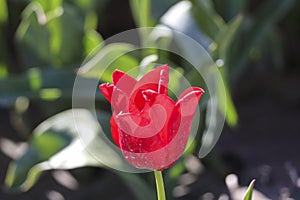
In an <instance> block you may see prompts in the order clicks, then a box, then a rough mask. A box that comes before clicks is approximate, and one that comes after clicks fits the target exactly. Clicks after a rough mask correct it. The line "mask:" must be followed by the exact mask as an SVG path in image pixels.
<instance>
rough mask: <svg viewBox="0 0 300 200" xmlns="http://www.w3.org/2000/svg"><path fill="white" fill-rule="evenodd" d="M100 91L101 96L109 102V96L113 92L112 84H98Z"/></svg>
mask: <svg viewBox="0 0 300 200" xmlns="http://www.w3.org/2000/svg"><path fill="white" fill-rule="evenodd" d="M99 89H100V91H101V92H102V94H103V96H104V97H105V98H106V99H107V100H108V101H109V102H111V97H112V93H113V89H114V86H113V85H112V84H109V83H103V84H101V85H100V86H99Z"/></svg>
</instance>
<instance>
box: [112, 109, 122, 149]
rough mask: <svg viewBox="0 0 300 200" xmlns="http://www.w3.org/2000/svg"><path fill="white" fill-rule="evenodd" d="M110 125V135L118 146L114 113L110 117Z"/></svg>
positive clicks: (117, 130) (117, 129) (117, 132)
mask: <svg viewBox="0 0 300 200" xmlns="http://www.w3.org/2000/svg"><path fill="white" fill-rule="evenodd" d="M110 127H111V136H112V139H113V140H114V142H115V143H116V145H117V146H118V147H119V148H120V143H119V128H118V126H117V124H116V121H115V113H113V115H112V116H111V118H110Z"/></svg>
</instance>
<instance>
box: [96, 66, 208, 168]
mask: <svg viewBox="0 0 300 200" xmlns="http://www.w3.org/2000/svg"><path fill="white" fill-rule="evenodd" d="M112 76H113V84H109V83H104V84H102V85H100V87H99V88H100V90H101V92H102V93H103V95H104V96H105V98H106V99H107V100H108V101H109V102H110V103H111V105H112V107H113V109H114V112H113V116H112V118H111V120H110V124H111V134H112V138H113V140H114V142H115V143H116V145H117V146H118V147H119V148H120V149H121V151H122V153H123V155H124V157H125V158H126V160H127V161H128V162H129V163H130V164H131V165H133V166H134V167H136V168H143V169H150V170H163V169H165V168H167V167H169V166H171V165H172V164H173V163H174V162H175V161H176V160H177V159H178V158H179V157H180V156H181V154H182V153H183V152H184V149H185V147H186V144H187V140H188V137H189V133H190V129H191V125H192V120H193V116H194V113H195V111H196V108H197V105H198V101H199V100H200V97H201V95H202V94H203V92H204V91H203V90H202V89H201V88H197V87H192V88H188V89H187V90H185V91H184V92H183V93H182V94H181V95H180V96H179V98H178V100H177V102H174V101H173V100H172V99H171V98H170V97H169V96H168V82H169V77H168V76H169V68H168V65H163V66H160V67H157V68H156V69H154V70H152V71H150V72H149V73H147V74H146V75H145V76H143V77H142V78H141V79H140V80H138V81H137V80H135V79H134V78H132V77H130V76H129V75H127V74H125V73H124V72H121V71H119V70H116V71H114V73H113V75H112Z"/></svg>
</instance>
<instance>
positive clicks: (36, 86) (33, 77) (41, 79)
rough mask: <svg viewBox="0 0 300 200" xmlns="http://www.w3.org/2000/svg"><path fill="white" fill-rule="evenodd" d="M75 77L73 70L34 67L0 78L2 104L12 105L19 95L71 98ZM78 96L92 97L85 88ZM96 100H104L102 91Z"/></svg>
mask: <svg viewBox="0 0 300 200" xmlns="http://www.w3.org/2000/svg"><path fill="white" fill-rule="evenodd" d="M75 77H76V74H75V73H74V71H73V70H54V69H38V68H32V69H30V70H28V72H27V73H25V74H22V75H15V76H9V77H7V78H4V79H0V104H2V105H5V106H10V105H11V104H12V103H13V102H14V101H15V99H16V98H17V97H19V96H26V97H28V98H29V99H31V100H46V101H49V100H55V99H69V100H71V98H72V91H73V83H74V80H75ZM97 80H98V79H97ZM82 81H84V83H88V82H92V81H94V80H93V79H87V78H83V79H82ZM95 87H96V85H95ZM78 98H82V99H87V98H92V97H90V95H89V94H87V93H86V91H85V90H83V91H82V92H81V93H80V97H78ZM96 100H98V101H104V98H103V96H102V94H100V92H99V93H96Z"/></svg>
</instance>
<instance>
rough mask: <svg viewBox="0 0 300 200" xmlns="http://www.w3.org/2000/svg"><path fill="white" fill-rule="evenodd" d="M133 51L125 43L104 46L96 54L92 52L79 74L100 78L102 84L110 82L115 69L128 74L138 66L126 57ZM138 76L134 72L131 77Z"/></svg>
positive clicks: (132, 59) (131, 47)
mask: <svg viewBox="0 0 300 200" xmlns="http://www.w3.org/2000/svg"><path fill="white" fill-rule="evenodd" d="M134 49H135V48H134V46H133V45H131V44H127V43H112V44H109V45H106V46H104V47H103V48H101V49H100V51H99V52H98V53H94V52H93V56H92V57H90V58H89V59H88V60H87V61H85V64H83V66H82V67H81V68H80V70H79V74H80V75H82V76H83V77H88V78H98V79H99V78H100V79H101V80H102V81H103V82H111V81H112V77H111V74H112V73H113V71H114V70H115V69H119V70H122V71H124V72H128V71H130V70H133V69H134V68H136V67H138V66H139V63H138V61H137V60H136V59H135V58H134V57H133V56H131V55H128V53H130V52H131V51H133V50H134ZM131 72H132V71H131ZM138 74H139V72H138V70H135V72H134V73H133V74H132V75H133V76H134V77H136V76H137V75H138Z"/></svg>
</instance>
